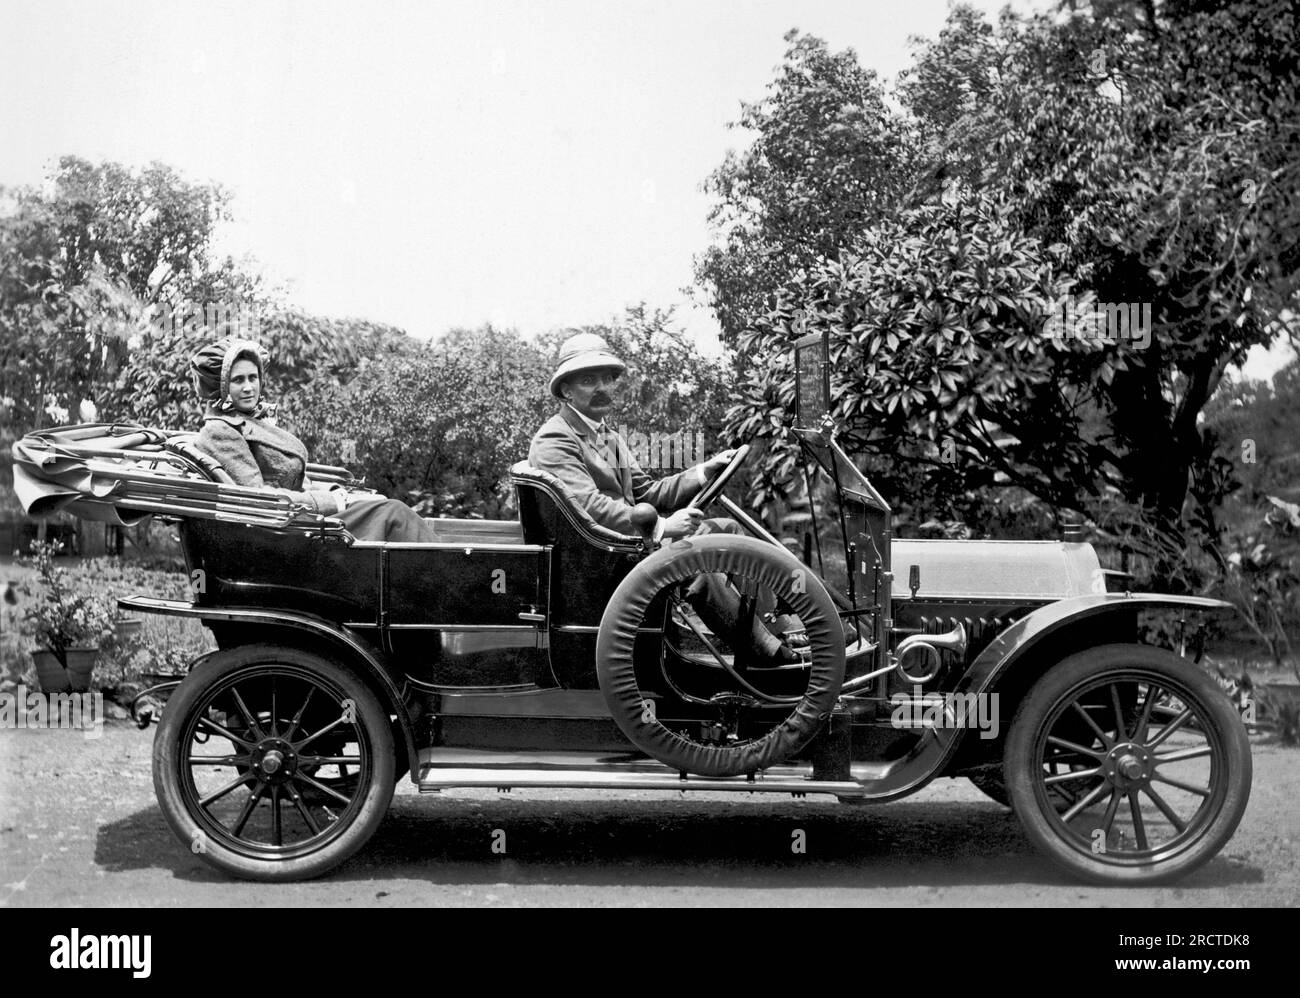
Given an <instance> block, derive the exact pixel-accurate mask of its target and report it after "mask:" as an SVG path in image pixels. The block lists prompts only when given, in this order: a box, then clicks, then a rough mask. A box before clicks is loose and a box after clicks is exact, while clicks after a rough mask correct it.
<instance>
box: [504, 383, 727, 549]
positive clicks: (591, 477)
mask: <svg viewBox="0 0 1300 998" xmlns="http://www.w3.org/2000/svg"><path fill="white" fill-rule="evenodd" d="M609 446H610V448H611V449H612V450H613V452H614V453H613V454H612V455H609V456H607V455H606V452H605V451H604V450H603V448H602V447H601V445H600V442H599V440H598V439H597V437H596V434H595V432H594V431H593V430H592V428H591V427H590V426H589V425H588V424H587V423H586V421H584V420H583V418H582V417H581V416H579V415H578V413H577V412H575V411H574V410H573V409H572V408H571V407H570V406H568V405H563V406H561V407H560V411H559V412H558V413H556V414H555V415H554V416H552V417H551V418H550V419H548V420H547V421H546V422H545V423H543V424H542V428H541V429H540V430H538V431H537V435H536V436H534V437H533V442H532V446H531V447H529V448H528V463H529V464H531V465H532V466H533V467H534V468H540V469H541V470H542V471H549V472H550V473H551V474H553V475H555V477H557V478H558V479H559V480H560V481H562V482H563V483H564V484H565V485H566V486H567V487H568V489H569V491H570V492H572V493H573V496H574V498H575V499H576V500H577V501H578V505H579V506H581V507H582V508H583V509H585V510H586V511H587V512H588V513H590V514H591V517H592V519H593V520H595V521H596V522H597V523H599V524H600V525H601V526H603V527H609V528H610V529H611V530H617V531H618V532H619V533H621V534H635V533H636V532H637V531H636V527H634V526H633V525H632V507H633V506H634V505H635V504H637V503H639V502H648V503H650V504H651V505H652V506H654V508H655V509H657V510H658V511H659V512H660V514H667V513H672V512H673V511H675V510H678V509H681V508H682V507H683V506H685V505H686V504H687V503H689V502H690V501H691V500H692V499H693V498H695V495H696V493H697V492H699V491H700V489H702V488H703V487H704V472H703V469H702V467H701V466H698V465H697V466H696V467H694V468H688V469H686V470H685V471H683V472H679V473H678V474H676V475H670V476H669V477H667V478H661V479H659V480H658V481H655V480H654V479H653V478H651V477H650V476H649V475H647V474H646V473H645V472H644V471H642V470H641V467H640V465H638V464H637V463H636V459H635V458H634V457H633V456H632V452H631V451H630V450H628V446H627V441H625V440H624V439H623V438H622V437H621V436H619V435H618V434H617V433H615V432H613V431H612V430H611V431H610V432H609ZM611 457H612V461H611V459H610V458H611Z"/></svg>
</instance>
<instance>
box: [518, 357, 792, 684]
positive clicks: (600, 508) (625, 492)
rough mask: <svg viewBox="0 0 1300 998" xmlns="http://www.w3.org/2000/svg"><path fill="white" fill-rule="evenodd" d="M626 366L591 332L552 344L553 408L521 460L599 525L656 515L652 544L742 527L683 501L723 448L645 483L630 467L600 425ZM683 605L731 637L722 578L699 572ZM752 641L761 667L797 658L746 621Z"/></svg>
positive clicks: (732, 619)
mask: <svg viewBox="0 0 1300 998" xmlns="http://www.w3.org/2000/svg"><path fill="white" fill-rule="evenodd" d="M626 370H627V365H626V364H624V363H623V361H621V360H620V359H619V358H618V357H616V356H615V355H614V354H613V353H612V352H611V351H610V348H609V344H608V343H606V342H605V340H604V339H603V338H601V337H600V336H597V335H596V334H595V333H578V334H576V335H574V336H570V337H569V338H568V339H567V340H565V341H564V343H562V344H561V345H560V357H559V363H558V365H557V367H556V369H555V373H554V374H553V375H552V376H551V383H550V389H551V394H552V395H554V396H555V397H556V398H557V399H559V400H560V403H561V405H560V410H559V412H557V413H556V414H555V415H554V416H552V417H551V418H550V419H549V420H547V421H546V422H545V423H544V424H543V425H542V428H541V429H540V430H538V431H537V434H536V435H535V436H534V437H533V441H532V445H531V446H530V447H529V449H528V463H529V464H531V465H532V466H533V467H535V468H539V469H541V470H543V471H549V472H550V473H551V474H553V475H554V476H555V477H556V478H558V479H559V480H560V481H561V482H563V483H564V485H565V487H566V488H567V489H568V491H569V492H570V493H571V494H572V495H573V497H574V499H575V500H577V503H578V505H579V506H581V507H582V508H583V509H585V510H586V511H587V512H588V513H589V514H590V515H591V518H592V519H593V520H595V521H596V522H597V523H599V524H600V525H601V526H604V527H608V528H610V529H611V530H616V531H618V532H619V533H622V534H635V533H637V532H638V531H637V528H636V526H635V525H634V524H633V522H632V508H633V507H634V506H635V505H636V504H637V503H642V502H645V503H649V504H650V505H652V506H653V507H654V508H655V509H656V510H657V511H658V513H659V519H658V521H657V522H656V523H655V526H654V540H655V541H656V542H659V541H663V540H676V539H678V538H681V537H689V536H691V535H693V534H697V533H699V534H706V533H734V534H740V533H743V532H744V530H743V528H742V527H741V526H740V524H739V523H737V522H736V521H735V520H731V519H727V518H723V517H717V518H712V519H705V518H704V514H703V512H702V511H701V510H700V509H698V508H696V507H694V506H691V505H690V502H691V500H692V499H693V498H695V496H696V495H697V494H698V493H699V492H700V490H701V489H703V488H704V486H705V485H706V484H707V483H708V482H709V481H710V480H712V479H713V477H714V476H715V475H717V474H718V472H720V471H721V470H722V469H723V468H725V467H726V466H727V465H728V464H729V463H730V462H731V459H732V458H733V457H734V456H735V453H736V452H735V451H733V450H725V451H722V452H721V453H719V454H717V455H716V456H714V457H712V458H710V459H709V460H708V461H705V462H704V463H703V464H699V465H696V466H695V467H693V468H688V469H686V470H685V471H682V472H679V473H677V474H675V475H669V476H668V477H666V478H660V479H658V480H656V479H653V478H651V477H650V476H649V475H647V474H646V473H645V471H643V470H642V469H641V467H640V465H638V464H637V462H636V459H635V458H634V457H633V456H632V452H631V451H630V450H629V449H628V445H627V441H625V440H624V439H623V438H622V436H620V435H619V434H618V433H617V432H616V431H614V430H613V429H611V428H610V427H609V426H607V424H606V422H605V419H606V417H607V416H608V415H609V414H610V412H612V411H613V408H614V396H615V392H616V390H617V386H618V381H619V378H620V377H621V376H622V374H623V372H624V371H626ZM686 596H687V600H688V601H689V602H690V603H691V605H692V606H693V607H694V608H695V611H696V612H697V613H698V614H699V615H700V617H701V618H702V619H703V620H704V622H705V623H706V624H708V625H709V627H710V629H712V630H713V631H714V632H715V633H721V634H729V635H730V636H731V637H732V638H733V639H734V637H735V634H734V628H735V626H736V621H737V619H738V616H739V603H740V600H739V596H738V594H737V593H736V591H735V589H734V588H732V587H731V586H730V585H729V584H728V583H727V582H726V579H725V577H721V576H717V575H712V574H709V575H702V576H700V577H699V578H697V579H696V580H695V581H694V582H693V583H692V584H691V586H690V587H689V588H688V590H687V593H686ZM752 644H753V649H754V652H755V654H757V655H758V657H759V658H760V660H762V661H765V662H777V663H784V662H796V661H799V660H800V659H799V655H798V653H797V652H795V651H793V650H792V649H791V648H790V647H789V645H787V644H786V643H785V642H783V641H781V640H780V639H779V638H777V637H776V636H775V635H774V634H772V632H771V631H769V630H768V629H767V628H766V627H765V626H764V625H763V624H762V622H761V621H760V620H758V618H757V617H755V619H754V625H753V634H752Z"/></svg>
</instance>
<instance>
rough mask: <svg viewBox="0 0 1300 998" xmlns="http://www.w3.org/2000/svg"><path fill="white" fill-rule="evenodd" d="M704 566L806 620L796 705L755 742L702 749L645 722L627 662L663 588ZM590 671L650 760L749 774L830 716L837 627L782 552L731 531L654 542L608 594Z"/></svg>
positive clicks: (840, 640) (809, 575) (837, 677)
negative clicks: (807, 663)
mask: <svg viewBox="0 0 1300 998" xmlns="http://www.w3.org/2000/svg"><path fill="white" fill-rule="evenodd" d="M701 572H738V573H740V574H743V575H746V576H747V577H748V578H750V579H754V580H756V581H758V582H759V583H760V584H762V585H766V586H768V587H769V588H770V589H771V590H772V591H773V592H775V593H776V594H777V595H778V596H780V597H781V598H782V599H784V600H785V601H786V603H787V604H788V605H789V607H790V609H791V611H792V612H793V613H796V614H798V616H799V617H800V618H801V619H802V620H804V622H805V623H806V624H807V630H808V641H809V645H810V647H811V649H812V666H811V668H810V669H809V677H808V688H807V691H806V692H805V695H804V697H803V699H802V701H801V702H800V703H799V704H798V705H797V706H795V707H794V708H793V709H792V710H791V713H790V715H789V716H788V717H786V719H785V720H784V721H782V722H781V723H780V724H777V725H774V726H773V728H772V730H771V731H769V732H768V733H767V734H766V735H764V736H763V737H762V738H760V739H756V740H754V741H752V742H748V743H746V744H743V745H737V746H717V745H700V744H698V743H696V742H693V741H690V740H689V739H686V738H684V737H682V736H681V735H680V734H678V733H677V732H675V731H671V730H669V729H668V728H667V727H665V726H664V725H663V724H662V723H660V721H659V719H658V718H657V717H652V718H651V719H650V720H644V719H643V707H644V698H643V696H642V694H641V691H640V689H639V688H638V686H637V682H636V671H635V668H634V664H633V659H632V649H633V646H634V644H635V642H636V630H637V627H638V626H639V624H640V622H641V620H642V617H643V616H644V615H645V611H646V607H648V606H649V605H650V602H651V600H652V599H653V598H654V597H655V596H656V595H658V594H659V593H660V592H662V591H663V590H664V588H665V587H667V586H670V585H672V584H674V583H676V582H681V581H683V580H685V579H688V578H693V577H695V576H696V575H698V574H699V573H701ZM795 573H798V574H795ZM794 579H801V580H802V581H803V585H802V587H801V588H803V589H804V592H802V593H800V592H795V591H794V589H795V587H794V586H793V585H792V584H791V580H794ZM596 675H597V678H598V679H599V681H600V689H601V692H602V693H603V694H604V695H605V703H606V705H607V706H608V707H609V712H610V714H611V715H612V716H613V718H614V721H615V723H616V724H617V725H618V727H619V729H620V730H621V731H622V732H623V734H624V735H626V736H627V738H628V740H629V741H631V742H632V744H633V745H635V746H636V747H637V748H639V749H640V750H641V751H643V752H645V753H646V754H647V755H649V756H650V757H651V758H654V759H658V760H659V761H660V762H662V763H664V765H666V766H670V767H671V768H673V769H676V770H678V771H681V772H686V773H694V774H697V775H700V776H713V777H726V776H749V775H752V774H754V773H757V772H759V771H761V770H763V769H767V768H768V767H770V766H774V765H777V764H778V763H780V762H782V761H784V760H785V759H787V758H789V757H790V756H791V755H793V754H794V753H795V752H797V751H798V750H799V749H801V748H802V747H803V746H804V745H805V744H807V742H808V740H809V739H810V738H812V737H813V736H814V735H815V734H816V733H817V732H818V730H820V728H821V727H822V725H823V723H824V722H825V720H826V718H827V717H828V716H829V715H830V711H831V708H832V707H834V705H835V701H836V698H837V697H838V696H839V692H840V688H841V687H842V686H843V685H844V630H843V628H841V627H840V618H839V612H838V611H837V610H836V609H835V604H834V602H833V601H832V600H831V597H830V595H829V594H828V593H827V592H826V588H825V586H823V585H822V583H821V580H820V579H818V578H817V576H816V575H815V574H814V573H813V572H812V570H811V569H809V568H808V567H807V566H806V565H804V564H803V563H802V562H800V561H799V560H798V559H796V558H795V557H794V556H793V555H791V554H790V553H789V552H788V551H786V550H785V549H784V548H778V547H777V546H776V545H774V544H771V543H769V542H766V541H760V540H756V539H754V538H752V537H742V536H739V535H737V534H706V535H705V536H703V537H691V538H685V539H683V540H680V541H676V542H674V543H673V544H671V545H669V546H668V547H665V548H661V549H660V550H659V551H657V552H655V553H654V554H652V555H651V556H650V557H648V558H646V559H645V560H644V561H642V562H641V563H640V564H638V565H637V566H636V567H635V568H634V569H632V571H631V572H629V573H628V575H627V576H626V577H625V578H624V579H623V581H622V583H621V584H620V585H619V587H618V588H617V589H616V590H614V594H613V596H611V597H610V600H609V604H608V605H607V606H606V607H605V613H604V616H603V617H602V618H601V621H600V633H599V635H598V637H597V640H596Z"/></svg>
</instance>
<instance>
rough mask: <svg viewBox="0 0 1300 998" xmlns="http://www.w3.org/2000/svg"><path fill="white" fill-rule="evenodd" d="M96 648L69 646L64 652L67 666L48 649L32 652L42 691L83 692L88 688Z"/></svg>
mask: <svg viewBox="0 0 1300 998" xmlns="http://www.w3.org/2000/svg"><path fill="white" fill-rule="evenodd" d="M98 654H99V649H97V648H69V649H68V650H67V652H66V655H67V659H68V667H67V668H66V669H65V668H64V667H63V663H62V662H60V661H59V657H58V656H57V655H56V654H54V652H52V651H50V650H49V649H44V650H42V651H34V652H32V660H33V661H34V662H35V663H36V680H37V682H39V683H40V686H41V692H42V693H67V692H73V693H85V692H86V691H88V690H89V689H90V676H91V673H92V672H94V669H95V657H96V656H97V655H98Z"/></svg>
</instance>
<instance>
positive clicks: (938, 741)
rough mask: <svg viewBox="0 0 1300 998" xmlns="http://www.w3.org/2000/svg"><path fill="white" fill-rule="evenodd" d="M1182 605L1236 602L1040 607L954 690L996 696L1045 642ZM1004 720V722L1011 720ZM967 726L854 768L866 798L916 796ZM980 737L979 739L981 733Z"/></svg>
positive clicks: (1082, 600) (1097, 601)
mask: <svg viewBox="0 0 1300 998" xmlns="http://www.w3.org/2000/svg"><path fill="white" fill-rule="evenodd" d="M1160 607H1174V608H1177V607H1183V608H1187V609H1192V610H1202V611H1212V610H1225V609H1232V604H1231V603H1226V602H1224V601H1223V600H1218V599H1210V598H1208V597H1204V596H1171V595H1165V594H1162V593H1096V594H1089V595H1085V596H1071V597H1068V598H1066V599H1062V600H1057V601H1056V602H1054V603H1049V604H1048V605H1046V606H1043V607H1039V608H1038V609H1037V610H1034V611H1033V612H1032V613H1029V614H1027V615H1026V616H1024V617H1022V618H1020V619H1019V620H1017V621H1016V622H1015V623H1013V624H1011V625H1010V626H1009V627H1007V628H1006V630H1004V631H1002V633H1000V634H999V635H998V636H997V637H996V638H994V639H993V641H992V642H990V643H989V645H988V646H987V647H986V648H985V649H984V650H983V651H982V652H980V654H979V655H978V656H976V658H975V661H974V662H972V663H971V665H970V668H968V669H967V670H966V674H965V675H964V676H963V677H962V679H961V681H960V682H958V684H957V686H956V688H955V689H954V690H953V693H955V694H962V695H966V694H972V693H974V694H985V693H990V692H993V690H994V687H995V686H996V685H997V683H998V680H999V679H1001V678H1002V677H1003V676H1005V675H1006V674H1007V672H1008V671H1009V670H1010V669H1011V668H1012V667H1013V666H1014V665H1015V664H1016V662H1018V661H1021V660H1022V659H1023V658H1024V657H1025V656H1026V655H1027V654H1029V653H1030V652H1032V651H1033V650H1034V649H1035V648H1036V647H1040V646H1041V644H1042V642H1043V641H1044V639H1046V638H1048V637H1050V636H1051V635H1052V634H1055V633H1058V632H1060V631H1061V630H1063V629H1064V628H1067V627H1071V626H1073V625H1075V624H1077V623H1079V622H1080V621H1083V620H1088V619H1097V618H1100V617H1103V616H1105V615H1108V614H1115V613H1135V612H1137V611H1138V610H1142V609H1155V608H1160ZM1009 720H1010V719H1009V718H1006V719H1004V721H1003V723H1005V722H1006V721H1009ZM970 734H972V733H971V732H970V731H968V730H966V729H964V728H938V727H936V728H930V729H928V730H927V731H926V732H925V735H924V737H922V738H921V739H920V741H919V742H918V743H917V744H916V745H915V746H914V747H913V748H912V750H911V751H910V752H908V753H907V755H905V756H903V757H902V758H900V759H896V760H893V761H891V762H889V763H885V764H879V763H871V764H859V763H854V764H853V765H852V766H851V772H852V774H853V778H854V779H855V780H857V781H858V782H859V783H860V784H861V785H862V786H863V788H864V789H865V790H866V791H867V792H866V793H865V794H864V795H863V798H862V799H865V800H873V801H887V800H893V799H895V798H898V797H904V796H906V795H908V794H912V793H915V792H916V791H917V790H919V789H920V788H921V787H922V786H924V785H925V784H926V783H929V782H930V780H932V779H934V778H935V777H936V776H939V775H941V774H942V773H943V772H944V769H945V767H946V766H947V765H948V763H949V762H950V761H951V760H952V758H953V756H954V755H955V754H956V752H957V749H958V748H959V747H960V746H961V744H962V742H963V741H964V739H965V737H966V736H967V735H970ZM974 736H975V737H979V734H978V733H976V734H975V735H974Z"/></svg>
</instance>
